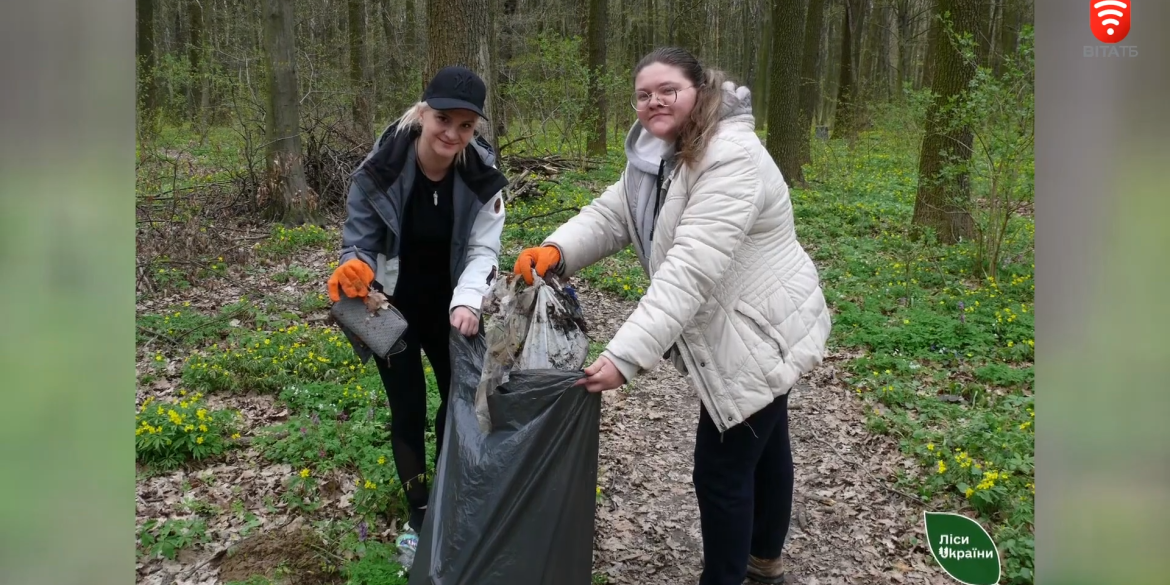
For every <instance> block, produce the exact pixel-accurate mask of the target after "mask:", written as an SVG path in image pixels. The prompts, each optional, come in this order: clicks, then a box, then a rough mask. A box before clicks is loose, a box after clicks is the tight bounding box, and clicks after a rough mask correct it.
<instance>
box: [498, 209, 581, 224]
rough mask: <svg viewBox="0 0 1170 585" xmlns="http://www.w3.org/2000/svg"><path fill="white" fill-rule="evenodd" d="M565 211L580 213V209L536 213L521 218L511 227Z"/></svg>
mask: <svg viewBox="0 0 1170 585" xmlns="http://www.w3.org/2000/svg"><path fill="white" fill-rule="evenodd" d="M566 211H576V212H580V211H581V208H580V207H566V208H564V209H558V210H556V211H550V212H548V213H538V214H536V215H529V216H528V217H523V218H520V219H518V220H516V222H515V223H514V224H513V225H524V224H525V223H527V222H528V221H531V220H533V219H540V218H542V217H548V216H550V215H556V214H558V213H563V212H566Z"/></svg>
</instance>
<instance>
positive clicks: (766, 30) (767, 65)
mask: <svg viewBox="0 0 1170 585" xmlns="http://www.w3.org/2000/svg"><path fill="white" fill-rule="evenodd" d="M772 26H773V24H772V11H771V10H770V9H762V10H761V11H760V30H759V37H758V40H757V42H756V57H757V58H758V61H757V62H756V78H755V82H756V83H755V85H754V86H753V87H752V96H753V97H752V103H754V104H757V105H758V107H757V108H756V111H755V115H756V120H765V121H766V120H767V119H768V101H769V100H768V89H769V88H770V85H771V84H769V83H768V78H769V77H770V73H771V70H772ZM765 127H766V125H765Z"/></svg>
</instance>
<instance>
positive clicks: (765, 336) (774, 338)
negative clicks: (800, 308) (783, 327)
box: [735, 301, 791, 373]
mask: <svg viewBox="0 0 1170 585" xmlns="http://www.w3.org/2000/svg"><path fill="white" fill-rule="evenodd" d="M735 312H736V313H738V314H739V315H740V316H741V317H742V318H743V322H744V325H745V326H746V327H747V328H748V329H750V330H751V331H752V332H753V333H754V334H755V335H756V336H757V337H759V338H760V341H761V342H763V343H765V344H767V345H769V346H770V347H771V348H772V349H774V350H775V351H776V356H777V357H778V358H779V363H777V364H760V366H761V367H762V368H763V369H764V372H765V373H767V372H769V371H770V370H772V369H774V367H776V366H779V365H781V364H783V363H785V362H787V361H788V357H789V356H790V355H791V353H790V351H789V347H788V342H787V341H786V340H785V339H784V336H783V335H780V332H779V331H777V330H776V328H775V327H773V326H772V324H771V323H769V322H768V319H767V318H765V317H764V315H763V314H762V313H760V311H759V310H757V309H756V308H755V307H752V306H751V305H749V304H747V303H745V302H743V301H737V302H736V304H735Z"/></svg>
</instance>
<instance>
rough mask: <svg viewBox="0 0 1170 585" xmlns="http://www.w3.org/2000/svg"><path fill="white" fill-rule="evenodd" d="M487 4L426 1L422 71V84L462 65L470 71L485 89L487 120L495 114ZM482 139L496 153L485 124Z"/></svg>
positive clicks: (491, 133)
mask: <svg viewBox="0 0 1170 585" xmlns="http://www.w3.org/2000/svg"><path fill="white" fill-rule="evenodd" d="M489 8H490V4H489V2H488V0H430V1H428V2H427V61H426V67H425V69H424V70H423V84H424V85H425V84H426V83H427V82H429V81H430V80H431V78H432V77H434V76H435V74H436V73H438V72H439V70H440V69H442V68H444V67H447V66H450V65H462V66H464V67H467V68H468V69H471V70H472V71H474V72H475V74H476V75H478V76H479V77H480V78H481V79H483V82H484V84H486V85H487V99H486V100H485V104H484V113H485V114H487V116H488V118H491V117H492V116H493V115H494V112H495V103H494V102H495V101H494V100H493V99H492V97H493V96H492V94H493V93H494V92H493V86H494V85H495V79H494V78H493V77H492V72H493V69H492V63H491V39H490V38H489V37H490V35H491V34H492V28H491V22H492V21H491V19H490V18H489V16H490V12H491V11H490V10H489ZM483 137H484V139H485V140H487V141H488V143H490V144H491V145H492V149H493V150H495V151H496V152H499V145H498V144H496V133H495V128H493V127H492V125H491V124H485V125H484V130H483Z"/></svg>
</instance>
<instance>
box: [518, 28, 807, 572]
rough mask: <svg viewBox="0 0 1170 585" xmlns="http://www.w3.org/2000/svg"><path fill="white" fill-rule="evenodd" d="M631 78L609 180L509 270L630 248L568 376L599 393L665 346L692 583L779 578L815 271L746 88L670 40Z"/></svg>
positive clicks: (558, 265)
mask: <svg viewBox="0 0 1170 585" xmlns="http://www.w3.org/2000/svg"><path fill="white" fill-rule="evenodd" d="M634 75H635V79H634V82H635V83H634V96H633V100H632V105H633V107H634V109H635V110H636V111H637V112H638V121H637V122H636V123H635V124H634V127H633V128H632V129H631V130H630V133H629V136H628V137H627V138H626V156H627V164H626V168H625V170H624V171H623V172H622V176H621V178H620V179H619V180H618V181H617V182H616V183H614V184H613V185H611V186H610V187H609V188H608V189H606V191H605V192H604V193H602V194H601V195H600V196H599V197H597V198H596V199H594V200H593V201H592V202H591V203H590V204H589V205H588V206H586V207H585V208H584V209H582V210H581V212H580V213H579V214H578V215H577V216H575V217H573V218H572V219H570V220H569V221H568V222H566V223H565V224H564V225H562V226H561V227H559V228H558V229H557V230H556V231H555V232H553V234H552V235H550V236H549V237H548V238H546V239H545V241H544V242H543V243H542V245H541V246H540V247H536V248H529V249H527V250H524V251H522V252H521V254H520V256H519V258H518V259H517V261H516V265H515V267H514V270H515V272H516V273H518V274H521V275H523V276H525V278H526V279H527V278H531V274H532V271H533V269H535V270H536V272H537V274H541V275H543V274H544V273H545V271H547V270H554V271H556V272H559V273H561V274H562V275H572V274H574V273H576V272H577V271H579V270H581V269H582V268H584V267H586V266H589V265H590V264H593V263H594V262H597V261H598V260H600V259H602V258H604V257H606V256H609V255H610V254H613V253H615V252H617V251H619V250H621V249H622V248H625V247H626V246H627V245H632V246H633V248H634V251H635V252H636V253H637V255H638V258H639V260H640V261H641V262H642V266H643V268H644V269H645V270H646V273H647V274H649V275H650V282H651V284H650V288H649V289H648V290H647V291H646V294H645V295H644V296H643V297H642V298H641V300H640V301H639V302H638V306H637V307H636V308H635V309H634V312H633V313H632V314H631V315H630V316H629V318H628V319H627V320H626V322H625V324H623V325H622V327H621V328H619V329H618V331H617V333H615V334H614V337H613V339H611V340H610V342H609V344H608V345H607V346H606V349H605V351H603V352H602V354H601V356H600V357H599V358H598V359H597V361H596V362H594V363H593V364H592V365H590V366H589V367H587V368H586V369H585V374H586V377H585V378H584V379H583V380H582V381H581V384H582V385H584V386H585V387H586V388H587V389H588V390H590V391H605V390H611V389H614V388H617V387H619V386H621V385H622V384H624V383H626V382H627V381H629V380H631V379H633V378H634V377H635V376H637V375H639V374H640V373H642V372H644V371H647V370H649V369H652V368H654V367H655V366H656V365H657V364H658V363H659V362H660V361H661V359H662V358H663V357H664V356H665V357H668V358H669V359H670V360H671V361H672V362H673V363H674V365H675V367H677V368H678V369H679V371H680V372H682V373H683V374H684V375H685V376H686V377H687V379H688V380H689V381H690V382H691V384H692V386H693V388H694V389H695V391H696V393H697V394H698V396H699V399H700V402H701V403H702V407H701V408H700V413H699V427H698V431H697V434H696V438H695V468H694V485H695V492H696V495H697V496H698V501H699V514H700V524H701V528H702V534H703V553H704V567H703V575H702V578H701V579H700V581H699V582H700V584H701V585H740V583H742V582H743V579H744V577H745V575H746V576H751V577H752V578H753V579H754V580H756V581H760V582H764V583H780V582H783V580H784V570H783V563H782V562H781V550H782V548H783V545H784V540H785V537H786V535H787V532H788V522H789V518H790V516H791V511H792V490H793V463H792V453H791V449H790V446H789V438H788V410H787V408H788V406H787V403H788V400H787V398H788V391H789V390H790V389H791V388H792V387H793V385H795V383H796V381H797V379H799V378H800V376H802V375H804V374H806V373H808V372H809V371H811V370H812V369H813V368H814V367H816V366H817V365H818V364H820V363H821V360H822V358H823V355H824V349H825V341H826V339H827V337H828V335H829V330H830V319H829V311H828V309H827V307H826V304H825V299H824V295H823V294H822V291H821V287H820V281H819V277H818V274H817V269H816V267H815V266H814V265H813V263H812V260H811V259H810V258H809V256H808V254H806V253H805V251H804V249H803V248H802V247H801V245H800V243H799V242H798V241H797V239H796V231H795V228H794V225H793V214H792V203H791V201H790V200H789V196H788V187H787V185H786V183H785V181H784V177H783V176H782V175H781V173H780V169H779V168H777V166H776V163H775V162H774V161H773V160H772V158H771V157H770V156H768V152H767V150H766V149H765V148H764V146H763V144H761V142H760V140H759V138H758V137H757V136H756V134H755V131H754V130H755V120H754V118H753V116H752V111H751V98H750V95H749V92H748V89H747V88H746V87H736V85H735V84H734V83H732V82H730V81H725V80H724V77H723V75H722V74H721V73H720V72H718V71H715V70H711V69H704V68H703V67H702V65H700V64H699V62H698V60H696V59H695V57H694V56H693V55H691V54H690V53H688V52H686V51H684V50H682V49H672V48H667V49H659V50H656V51H654V52H652V53H651V54H649V55H647V56H646V57H645V58H644V59H643V60H642V61H641V62H640V63H639V64H638V66H637V68H636V69H635V70H634Z"/></svg>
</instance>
